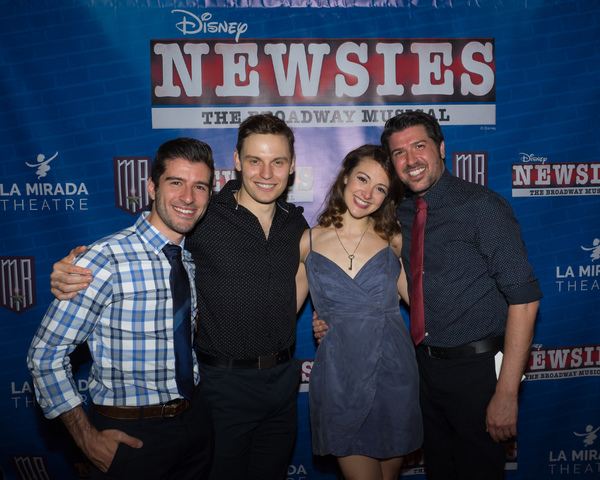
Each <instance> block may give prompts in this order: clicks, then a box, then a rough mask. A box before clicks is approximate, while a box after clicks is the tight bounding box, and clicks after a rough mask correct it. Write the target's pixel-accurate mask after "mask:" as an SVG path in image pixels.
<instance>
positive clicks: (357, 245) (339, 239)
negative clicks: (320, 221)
mask: <svg viewBox="0 0 600 480" xmlns="http://www.w3.org/2000/svg"><path fill="white" fill-rule="evenodd" d="M370 223H371V219H370V218H369V220H368V221H367V228H365V231H364V232H363V234H362V235H361V236H360V240H359V241H358V243H357V244H356V248H355V249H354V251H353V252H352V253H348V250H346V247H344V244H343V243H342V239H341V238H340V236H339V234H338V229H337V228H335V227H333V229H334V230H335V236H336V237H337V239H338V241H339V242H340V245H341V246H342V248H343V249H344V252H346V255H348V260H350V266H349V267H348V270H352V260H354V254H355V253H356V251H357V250H358V247H359V245H360V242H362V239H363V237H364V236H365V233H367V230H368V229H369V224H370Z"/></svg>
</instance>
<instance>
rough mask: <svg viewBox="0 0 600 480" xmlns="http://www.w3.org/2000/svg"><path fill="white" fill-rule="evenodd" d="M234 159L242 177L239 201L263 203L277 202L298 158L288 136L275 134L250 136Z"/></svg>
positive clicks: (241, 202)
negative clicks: (292, 151)
mask: <svg viewBox="0 0 600 480" xmlns="http://www.w3.org/2000/svg"><path fill="white" fill-rule="evenodd" d="M233 158H234V160H235V168H236V170H237V171H238V172H240V173H241V177H242V188H241V189H240V192H239V197H238V201H239V203H240V204H245V203H246V204H249V203H255V204H262V205H269V204H274V203H275V201H276V200H277V199H278V198H279V197H280V196H281V195H282V194H283V192H284V191H285V189H286V188H287V185H288V181H289V177H290V175H291V174H292V173H293V172H294V165H295V160H296V159H295V157H294V156H292V154H291V153H290V147H289V143H288V141H287V140H286V138H285V137H284V136H283V135H271V134H252V135H249V136H248V137H247V138H246V139H245V140H244V143H243V146H242V150H241V151H240V152H238V151H237V150H236V151H235V152H234V154H233ZM245 206H246V207H248V205H245Z"/></svg>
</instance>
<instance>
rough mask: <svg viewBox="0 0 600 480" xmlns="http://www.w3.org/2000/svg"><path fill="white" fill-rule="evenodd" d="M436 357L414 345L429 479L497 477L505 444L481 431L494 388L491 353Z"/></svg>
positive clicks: (492, 479) (490, 479) (500, 475)
mask: <svg viewBox="0 0 600 480" xmlns="http://www.w3.org/2000/svg"><path fill="white" fill-rule="evenodd" d="M495 354H496V352H489V353H482V354H478V355H473V356H470V357H464V358H457V359H437V358H432V357H430V356H429V355H428V353H427V351H426V349H425V348H424V347H417V362H418V364H419V376H420V400H421V411H422V413H423V426H424V431H425V440H424V444H423V446H424V454H425V471H426V474H427V479H428V480H438V479H440V480H441V479H443V480H481V479H485V480H500V479H502V478H504V465H505V463H506V443H505V442H500V443H496V442H494V441H493V440H492V437H491V436H490V434H489V433H487V431H486V424H485V418H486V410H487V406H488V404H489V402H490V400H491V398H492V396H493V395H494V392H495V388H496V372H495V363H494V356H495Z"/></svg>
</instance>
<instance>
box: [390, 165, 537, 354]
mask: <svg viewBox="0 0 600 480" xmlns="http://www.w3.org/2000/svg"><path fill="white" fill-rule="evenodd" d="M423 198H424V199H425V202H426V203H427V223H426V225H425V249H424V255H423V260H424V262H423V298H424V303H425V332H426V336H425V340H423V344H424V345H431V346H437V347H456V346H460V345H464V344H467V343H470V342H473V341H478V340H483V339H487V338H493V337H496V336H500V335H503V334H504V330H505V328H506V318H507V313H508V306H509V305H511V304H524V303H530V302H534V301H536V300H539V299H540V298H542V292H541V290H540V287H539V284H538V281H537V278H536V277H535V276H534V275H533V268H532V267H531V265H530V264H529V262H528V260H527V251H526V249H525V244H524V243H523V239H522V237H521V228H520V226H519V223H518V222H517V219H516V218H515V215H514V213H513V211H512V208H511V207H510V205H509V203H508V202H507V201H506V199H504V198H503V197H502V196H500V195H498V194H497V193H495V192H493V191H491V190H489V189H488V188H486V187H483V186H481V185H476V184H473V183H470V182H467V181H464V180H462V179H459V178H457V177H454V176H452V175H451V174H450V172H449V171H448V170H445V171H444V174H443V175H442V177H441V178H440V180H439V181H438V182H437V183H436V184H435V185H434V186H433V188H431V189H430V190H429V191H428V192H427V193H426V194H425V195H424V197H423ZM415 200H416V196H413V197H409V198H406V199H404V200H403V201H402V202H401V203H400V205H399V206H398V209H397V212H396V213H397V216H398V220H399V221H400V224H401V226H402V242H403V244H402V260H403V262H404V267H405V268H406V272H407V277H408V282H409V291H410V241H411V230H412V223H413V219H414V217H415Z"/></svg>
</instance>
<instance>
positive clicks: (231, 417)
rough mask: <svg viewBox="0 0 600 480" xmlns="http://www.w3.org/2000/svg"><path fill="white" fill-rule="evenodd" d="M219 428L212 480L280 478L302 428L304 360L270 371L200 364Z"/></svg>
mask: <svg viewBox="0 0 600 480" xmlns="http://www.w3.org/2000/svg"><path fill="white" fill-rule="evenodd" d="M200 376H201V378H202V382H203V385H204V392H205V395H206V399H207V402H208V404H209V406H210V408H211V411H212V417H213V421H214V426H215V456H214V459H213V466H212V469H211V473H210V480H281V479H284V478H285V476H286V473H287V468H288V465H289V462H290V460H291V456H292V453H293V450H294V445H295V442H296V433H297V430H298V403H297V402H298V384H299V381H300V361H299V360H298V359H297V358H295V357H293V358H292V359H291V360H290V361H289V362H286V363H284V364H282V365H278V366H276V367H273V368H269V369H266V370H258V369H227V368H219V367H212V366H209V365H205V364H202V363H200Z"/></svg>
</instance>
